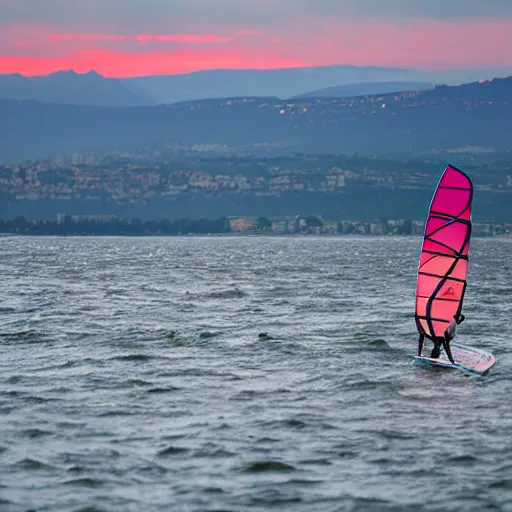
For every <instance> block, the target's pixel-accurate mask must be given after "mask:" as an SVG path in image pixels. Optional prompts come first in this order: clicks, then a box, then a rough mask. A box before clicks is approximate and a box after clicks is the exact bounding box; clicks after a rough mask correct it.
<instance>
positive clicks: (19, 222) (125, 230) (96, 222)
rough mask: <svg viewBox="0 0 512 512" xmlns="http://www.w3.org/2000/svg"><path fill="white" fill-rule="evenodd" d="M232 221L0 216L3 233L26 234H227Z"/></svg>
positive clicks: (0, 231)
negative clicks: (28, 218)
mask: <svg viewBox="0 0 512 512" xmlns="http://www.w3.org/2000/svg"><path fill="white" fill-rule="evenodd" d="M229 231H230V225H229V221H228V219H227V218H225V217H221V218H220V219H204V218H201V219H190V218H182V219H176V220H169V219H160V220H142V219H139V218H136V217H135V218H118V217H113V218H107V219H105V218H101V219H98V218H73V217H71V216H69V215H65V216H64V217H62V218H60V219H58V220H27V219H26V218H25V217H15V218H13V219H0V233H12V234H24V235H182V234H188V233H192V234H209V233H212V234H213V233H228V232H229Z"/></svg>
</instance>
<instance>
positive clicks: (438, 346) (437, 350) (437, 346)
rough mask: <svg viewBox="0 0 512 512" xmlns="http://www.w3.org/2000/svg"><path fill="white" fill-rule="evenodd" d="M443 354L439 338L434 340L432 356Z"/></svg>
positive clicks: (433, 357)
mask: <svg viewBox="0 0 512 512" xmlns="http://www.w3.org/2000/svg"><path fill="white" fill-rule="evenodd" d="M440 355H441V342H440V341H439V340H434V348H433V349H432V352H431V353H430V357H431V358H432V359H437V358H438V357H439V356H440Z"/></svg>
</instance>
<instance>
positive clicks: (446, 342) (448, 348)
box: [443, 340, 455, 364]
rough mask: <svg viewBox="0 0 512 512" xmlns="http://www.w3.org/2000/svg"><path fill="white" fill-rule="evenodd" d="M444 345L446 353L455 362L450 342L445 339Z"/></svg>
mask: <svg viewBox="0 0 512 512" xmlns="http://www.w3.org/2000/svg"><path fill="white" fill-rule="evenodd" d="M443 347H444V350H445V352H446V355H447V356H448V359H449V360H450V362H451V363H453V364H455V361H454V360H453V356H452V349H451V348H450V342H449V341H444V340H443Z"/></svg>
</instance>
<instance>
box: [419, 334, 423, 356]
mask: <svg viewBox="0 0 512 512" xmlns="http://www.w3.org/2000/svg"><path fill="white" fill-rule="evenodd" d="M424 339H425V335H424V334H420V339H419V340H418V357H421V353H422V352H423V340H424Z"/></svg>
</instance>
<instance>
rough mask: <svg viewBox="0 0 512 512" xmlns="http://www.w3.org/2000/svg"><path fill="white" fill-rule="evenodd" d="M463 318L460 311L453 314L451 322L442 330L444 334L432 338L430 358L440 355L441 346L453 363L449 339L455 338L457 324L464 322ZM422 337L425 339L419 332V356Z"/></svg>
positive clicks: (436, 357)
mask: <svg viewBox="0 0 512 512" xmlns="http://www.w3.org/2000/svg"><path fill="white" fill-rule="evenodd" d="M465 318H466V317H465V316H464V315H463V314H462V313H459V314H458V315H456V316H454V320H453V322H452V323H451V324H450V325H449V326H448V328H447V329H446V330H445V331H444V336H440V337H438V338H434V339H433V340H432V341H433V342H434V348H433V349H432V352H431V353H430V357H431V358H432V359H438V358H439V356H440V355H441V347H443V348H444V351H445V352H446V355H447V356H448V359H449V360H450V362H451V363H453V364H455V361H454V360H453V356H452V351H451V348H450V341H452V340H453V338H455V334H456V333H457V325H460V324H461V323H462V322H464V319H465ZM424 339H425V335H424V334H423V333H421V334H420V339H419V343H418V355H419V356H421V352H422V349H423V341H424Z"/></svg>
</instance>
